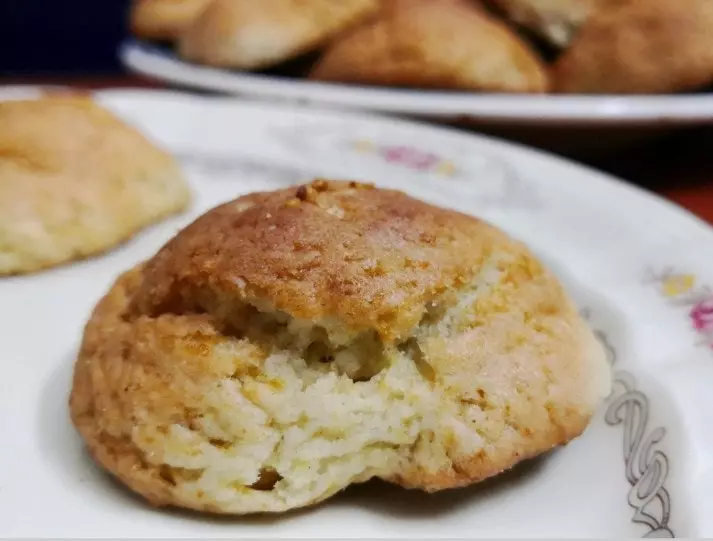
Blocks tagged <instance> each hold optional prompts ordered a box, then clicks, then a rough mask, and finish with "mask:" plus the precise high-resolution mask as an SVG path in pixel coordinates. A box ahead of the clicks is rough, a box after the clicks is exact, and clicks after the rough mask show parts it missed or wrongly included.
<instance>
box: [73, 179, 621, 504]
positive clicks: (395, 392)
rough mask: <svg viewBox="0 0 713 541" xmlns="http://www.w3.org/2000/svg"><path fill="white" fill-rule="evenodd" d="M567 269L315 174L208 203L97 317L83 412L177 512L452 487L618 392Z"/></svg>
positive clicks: (103, 449) (152, 493) (412, 203)
mask: <svg viewBox="0 0 713 541" xmlns="http://www.w3.org/2000/svg"><path fill="white" fill-rule="evenodd" d="M609 385H610V374H609V366H608V364H607V361H606V360H605V356H604V354H603V351H602V348H601V346H600V345H599V343H598V342H597V341H596V339H595V338H594V336H593V334H592V332H591V331H590V330H589V329H588V327H587V326H586V324H585V323H584V322H583V321H582V320H581V319H580V317H579V315H578V312H577V310H576V309H575V307H574V306H573V304H572V302H571V301H570V299H569V298H568V296H567V294H566V292H565V291H564V290H563V288H562V287H561V286H560V284H559V283H558V281H557V279H556V278H555V277H554V276H553V275H552V274H551V273H550V272H549V271H548V270H547V269H545V268H544V267H543V266H542V265H541V264H540V263H539V262H538V261H537V259H536V258H535V257H534V256H533V255H532V254H531V253H530V252H529V251H528V250H527V248H526V247H525V246H523V245H522V244H520V243H519V242H516V241H514V240H511V239H510V238H508V237H507V236H506V235H505V234H504V233H502V232H500V231H499V230H497V229H496V228H494V227H493V226H491V225H488V224H487V223H485V222H482V221H480V220H477V219H475V218H472V217H469V216H466V215H463V214H459V213H457V212H454V211H450V210H445V209H441V208H437V207H433V206H431V205H428V204H426V203H423V202H420V201H417V200H414V199H412V198H410V197H408V196H406V195H404V194H403V193H400V192H396V191H390V190H382V189H376V188H373V187H371V186H368V185H362V184H357V183H354V182H352V183H339V182H327V181H322V180H318V181H314V182H313V183H311V184H309V185H305V186H300V187H292V188H288V189H284V190H280V191H276V192H269V193H255V194H251V195H246V196H244V197H241V198H239V199H237V200H235V201H232V202H229V203H226V204H223V205H221V206H219V207H217V208H215V209H213V210H211V211H210V212H208V213H206V214H205V215H203V216H202V217H200V218H199V219H198V220H196V221H195V222H194V223H193V224H191V225H190V226H188V227H187V228H186V229H184V230H183V231H181V232H180V233H179V234H178V235H177V236H176V237H175V238H174V239H172V240H171V241H170V242H168V243H167V244H166V245H165V246H164V247H163V248H162V249H161V250H160V251H159V252H158V253H157V254H156V255H155V256H154V257H153V258H152V259H151V260H149V261H148V262H146V263H145V264H143V265H140V266H138V267H136V268H134V269H133V270H130V271H128V272H127V273H125V274H124V275H123V276H121V277H120V278H119V279H118V281H117V282H116V284H115V285H114V286H113V287H112V288H111V290H110V291H109V293H108V294H107V295H106V297H104V298H103V299H102V300H101V301H100V302H99V304H98V306H97V307H96V309H95V310H94V313H93V314H92V316H91V319H90V320H89V323H88V325H87V327H86V331H85V335H84V340H83V344H82V347H81V351H80V353H79V357H78V359H77V362H76V366H75V374H74V382H73V388H72V394H71V400H70V406H71V415H72V420H73V422H74V424H75V426H76V427H77V429H78V430H79V432H80V433H81V435H82V436H83V438H84V440H85V441H86V444H87V445H88V447H89V450H90V452H91V454H92V455H93V456H94V458H95V459H96V460H97V461H98V462H99V463H100V464H101V465H103V466H104V467H105V468H106V469H108V470H109V471H110V472H111V473H113V474H114V475H115V476H117V477H118V478H119V479H120V480H121V481H123V482H124V483H125V484H126V485H128V486H129V487H130V488H131V489H133V490H134V491H136V492H138V493H139V494H141V495H143V496H144V497H145V498H147V499H148V500H149V501H150V502H151V503H153V504H156V505H174V506H182V507H187V508H193V509H196V510H201V511H208V512H214V513H230V514H244V513H253V512H280V511H285V510H288V509H292V508H296V507H300V506H305V505H309V504H314V503H316V502H319V501H321V500H324V499H325V498H327V497H329V496H330V495H333V494H335V493H336V492H338V491H340V490H342V489H343V488H345V487H346V486H347V485H349V484H351V483H358V482H361V481H365V480H367V479H369V478H371V477H381V478H384V479H387V480H390V481H392V482H395V483H399V484H401V485H403V486H406V487H413V488H420V489H423V490H427V491H435V490H440V489H445V488H450V487H458V486H464V485H468V484H470V483H474V482H477V481H480V480H481V479H485V478H486V477H489V476H492V475H495V474H497V473H498V472H500V471H502V470H504V469H507V468H510V467H511V466H513V465H514V464H516V463H518V462H519V461H521V460H523V459H526V458H528V457H532V456H535V455H537V454H539V453H542V452H544V451H547V450H548V449H551V448H552V447H554V446H557V445H560V444H564V443H565V442H567V441H568V440H571V439H572V438H574V437H576V436H578V435H579V434H580V433H581V432H582V431H583V430H584V429H585V427H586V426H587V424H588V421H589V419H590V417H591V415H592V412H593V411H594V410H595V408H596V407H597V404H598V403H599V402H600V399H601V398H602V397H603V396H605V395H606V394H607V392H608V390H609Z"/></svg>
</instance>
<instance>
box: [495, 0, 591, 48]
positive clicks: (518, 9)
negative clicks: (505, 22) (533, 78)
mask: <svg viewBox="0 0 713 541" xmlns="http://www.w3.org/2000/svg"><path fill="white" fill-rule="evenodd" d="M488 1H489V2H490V3H491V4H493V5H494V6H495V7H496V8H498V9H499V10H500V11H502V12H503V13H504V14H505V16H506V17H507V18H508V19H510V20H511V21H512V22H514V23H517V24H519V25H521V26H523V27H525V28H527V29H528V30H531V31H532V32H534V33H535V34H537V35H538V36H540V37H541V38H543V39H545V40H546V41H547V42H548V43H549V44H550V45H553V46H555V47H558V48H563V47H566V46H567V45H568V44H569V42H570V41H572V38H573V37H574V35H575V34H576V32H577V30H578V29H579V27H580V26H581V25H582V24H583V23H584V21H586V20H587V17H588V16H589V15H590V13H591V12H592V11H593V10H594V9H595V8H596V6H597V5H598V4H601V3H602V2H603V0H488Z"/></svg>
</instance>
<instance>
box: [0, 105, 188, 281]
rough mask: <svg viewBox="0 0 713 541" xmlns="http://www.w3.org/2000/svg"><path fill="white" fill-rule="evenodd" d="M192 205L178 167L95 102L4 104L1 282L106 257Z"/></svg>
mask: <svg viewBox="0 0 713 541" xmlns="http://www.w3.org/2000/svg"><path fill="white" fill-rule="evenodd" d="M188 199H189V193H188V188H187V185H186V183H185V181H184V179H183V177H182V174H181V172H180V170H179V168H178V166H177V164H176V162H175V161H174V160H173V158H172V157H171V156H170V155H168V154H167V153H165V152H163V151H162V150H160V149H158V148H156V147H155V146H154V145H153V144H152V143H151V142H149V141H148V140H147V139H146V138H145V137H144V136H143V135H141V134H140V133H139V132H138V131H136V130H135V129H133V128H132V127H130V126H128V125H126V124H124V123H123V122H122V121H121V120H119V119H118V118H116V117H115V116H114V115H113V114H111V113H110V112H109V111H107V110H105V109H103V108H101V107H100V106H98V105H96V104H95V103H94V102H92V101H91V99H88V98H83V97H76V96H74V97H72V96H69V97H45V98H43V99H39V100H34V101H10V102H4V103H0V275H2V274H14V273H24V272H32V271H36V270H39V269H43V268H46V267H50V266H53V265H57V264H60V263H64V262H66V261H70V260H73V259H78V258H81V257H86V256H89V255H93V254H96V253H99V252H102V251H104V250H107V249H109V248H111V247H112V246H114V245H116V244H117V243H119V242H121V241H123V240H125V239H127V238H129V237H131V236H132V235H133V234H135V233H136V232H137V231H138V230H140V229H141V228H143V227H144V226H146V225H148V224H150V223H153V222H155V221H157V220H159V219H160V218H163V217H165V216H167V215H169V214H172V213H175V212H177V211H179V210H181V209H182V208H184V207H185V206H186V204H187V202H188Z"/></svg>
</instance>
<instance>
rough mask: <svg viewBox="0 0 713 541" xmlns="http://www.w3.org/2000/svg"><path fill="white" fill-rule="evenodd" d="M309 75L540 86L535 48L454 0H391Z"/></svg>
mask: <svg viewBox="0 0 713 541" xmlns="http://www.w3.org/2000/svg"><path fill="white" fill-rule="evenodd" d="M310 77H311V78H312V79H320V80H324V81H335V82H344V83H361V84H374V85H387V86H406V87H417V88H443V89H463V90H483V91H490V92H533V93H537V92H544V91H545V90H546V89H547V86H548V84H547V71H546V69H545V67H544V65H543V63H542V61H541V59H540V58H538V56H537V53H535V51H534V50H533V49H532V48H531V47H529V46H528V45H527V44H526V43H525V42H524V41H523V40H521V39H520V38H519V37H518V36H517V35H516V34H515V33H514V32H512V31H511V30H510V29H509V28H508V27H507V26H505V25H504V24H503V23H501V22H500V21H498V20H496V19H495V18H493V17H492V16H490V15H489V14H488V13H486V12H485V11H483V10H482V9H479V8H478V7H476V6H474V5H472V4H470V3H468V2H465V1H458V0H391V1H390V2H388V3H387V7H386V8H385V9H384V10H383V12H382V15H381V16H379V17H378V18H376V19H375V20H374V21H372V22H369V23H366V24H364V25H362V26H359V27H357V28H356V29H354V30H353V31H351V32H348V33H346V35H344V36H343V37H340V38H339V39H337V40H335V41H334V42H333V43H332V44H331V46H330V47H329V48H328V49H327V51H326V52H325V53H324V55H323V57H322V58H321V59H320V61H319V62H318V64H317V65H316V66H315V68H314V70H313V71H312V73H311V74H310Z"/></svg>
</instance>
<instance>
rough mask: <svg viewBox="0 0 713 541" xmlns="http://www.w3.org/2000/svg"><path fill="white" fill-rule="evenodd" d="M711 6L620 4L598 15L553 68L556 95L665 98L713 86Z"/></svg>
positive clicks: (659, 1)
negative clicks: (673, 94)
mask: <svg viewBox="0 0 713 541" xmlns="http://www.w3.org/2000/svg"><path fill="white" fill-rule="evenodd" d="M712 29H713V2H711V1H710V0H646V1H640V0H620V1H619V2H613V3H611V4H607V5H605V6H603V7H602V8H600V9H597V10H596V11H595V12H594V13H593V14H592V15H591V17H590V18H589V19H588V20H587V22H586V24H585V25H584V26H583V27H582V28H581V30H580V31H579V33H578V34H577V36H576V38H575V39H574V41H573V42H572V44H571V45H570V47H569V49H567V50H566V51H565V52H564V53H563V54H562V56H561V57H560V58H559V59H558V61H557V62H556V63H555V65H554V68H553V80H554V86H555V91H557V92H562V93H580V94H663V93H674V92H680V91H685V90H693V89H696V88H698V87H702V86H705V85H707V84H709V83H710V82H711V81H713V31H712Z"/></svg>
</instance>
